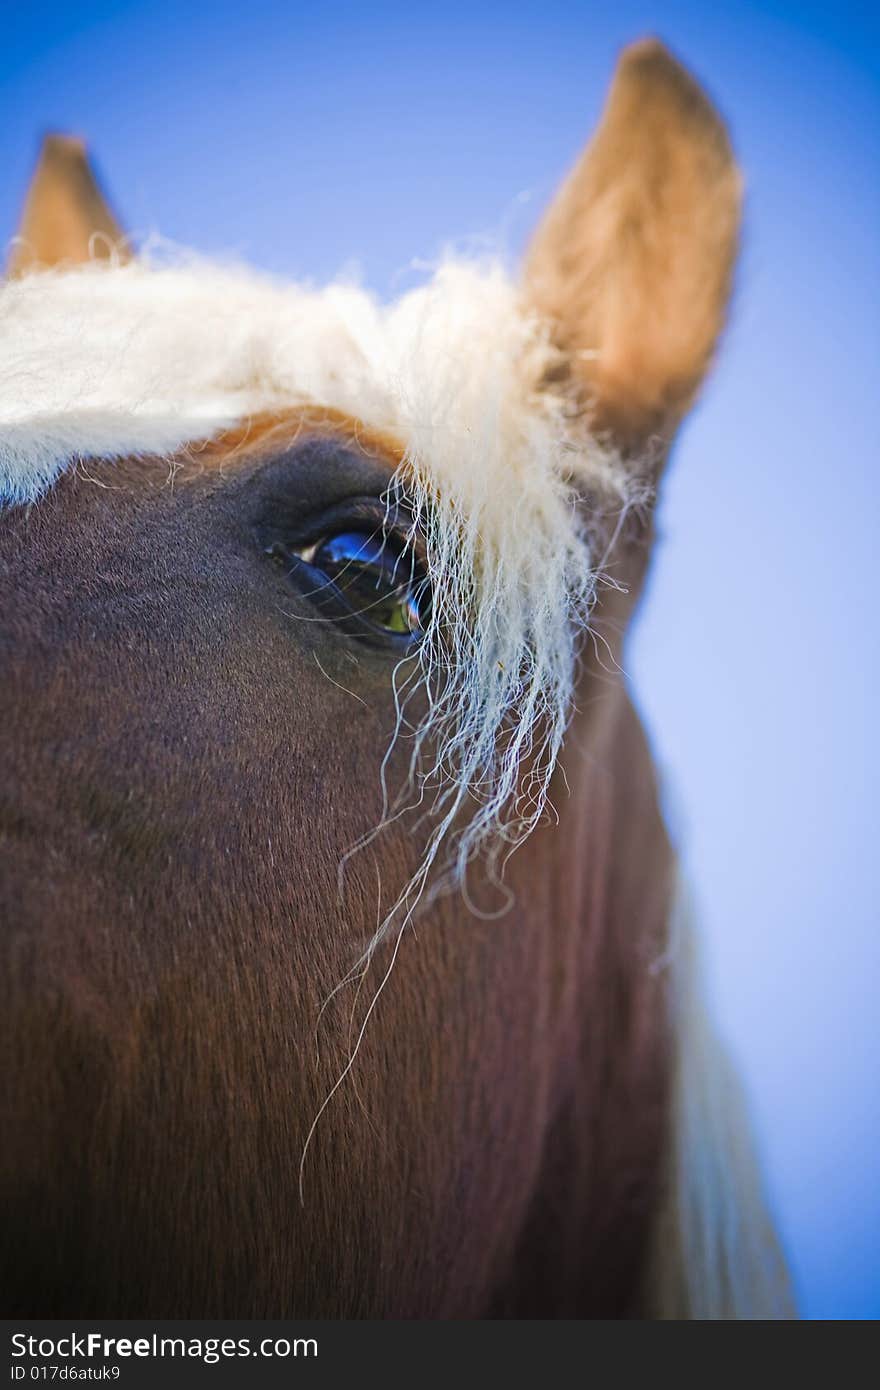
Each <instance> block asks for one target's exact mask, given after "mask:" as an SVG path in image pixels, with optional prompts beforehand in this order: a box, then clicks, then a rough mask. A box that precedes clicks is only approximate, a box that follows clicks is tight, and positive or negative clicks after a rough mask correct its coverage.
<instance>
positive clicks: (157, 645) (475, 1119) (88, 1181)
mask: <svg viewBox="0 0 880 1390" xmlns="http://www.w3.org/2000/svg"><path fill="white" fill-rule="evenodd" d="M292 441H293V442H292ZM377 447H378V446H377ZM393 464H394V459H393V457H392V456H390V455H389V454H387V453H386V454H383V453H382V452H381V451H378V452H372V451H369V450H365V449H364V447H363V446H357V445H355V444H353V443H351V442H349V441H348V440H347V439H346V438H345V437H344V435H343V434H340V433H337V432H334V431H329V432H328V431H327V430H320V429H319V430H317V431H316V432H311V431H310V430H308V429H307V430H306V431H305V432H303V429H302V424H301V422H299V421H292V422H291V423H290V424H289V425H285V424H284V423H282V424H280V425H279V426H278V427H277V428H276V429H275V430H274V431H272V432H271V433H270V434H269V436H268V437H267V438H266V439H265V440H263V441H262V442H261V443H258V444H255V445H254V446H253V447H252V448H251V450H250V452H248V453H237V455H236V457H235V460H234V462H232V463H230V461H229V457H228V455H227V453H226V452H225V451H224V450H223V449H222V448H216V449H214V450H212V451H211V454H210V457H209V456H208V455H205V454H203V455H201V456H200V457H199V459H198V461H197V462H196V463H195V464H191V463H190V464H187V463H184V465H183V467H182V468H181V470H180V472H179V473H178V474H177V476H176V478H175V481H174V484H173V486H172V485H171V484H170V482H169V477H168V469H167V466H166V465H161V464H149V463H144V462H137V463H131V464H128V465H120V464H113V465H99V466H96V467H94V468H89V469H88V470H82V471H81V472H80V473H79V474H77V475H74V476H72V477H69V478H66V479H64V480H63V481H62V482H61V483H60V484H59V486H58V487H57V488H56V489H55V490H54V491H53V492H52V494H51V495H50V496H49V497H48V498H47V499H46V500H45V501H44V502H43V503H41V504H40V505H39V506H38V507H36V508H35V509H32V510H31V511H24V510H18V511H14V512H10V513H7V514H6V515H5V516H4V517H3V520H2V535H0V547H2V549H0V554H2V566H3V572H4V575H5V577H6V593H7V596H8V598H7V603H6V604H5V605H4V610H3V621H2V645H3V658H4V659H3V664H2V688H0V689H2V693H0V700H2V707H3V711H4V719H3V723H2V732H0V756H2V763H3V775H2V786H3V788H4V802H3V806H2V833H3V843H4V855H3V873H2V879H0V917H2V920H3V921H4V923H5V940H4V953H3V963H4V971H5V972H6V982H5V997H6V998H7V999H9V1000H10V1001H11V1005H12V1006H11V1008H8V1009H7V1010H5V1011H4V1013H3V1022H2V1028H3V1030H4V1032H5V1033H6V1037H5V1039H4V1042H3V1055H4V1056H9V1055H11V1056H13V1057H14V1058H16V1059H17V1060H18V1065H15V1066H13V1067H11V1068H8V1069H7V1072H6V1075H7V1083H8V1084H9V1085H10V1086H11V1087H12V1095H11V1123H10V1125H9V1128H8V1130H7V1135H8V1142H7V1143H6V1144H4V1163H5V1164H6V1165H7V1170H6V1175H5V1182H4V1190H5V1191H6V1192H9V1193H11V1194H12V1196H13V1202H12V1205H11V1210H12V1214H13V1220H14V1221H17V1222H18V1223H19V1225H18V1228H17V1229H16V1231H15V1233H14V1238H13V1239H12V1240H10V1241H9V1242H7V1243H6V1249H7V1250H8V1251H9V1253H10V1256H11V1258H12V1260H13V1263H14V1272H13V1271H12V1270H10V1271H9V1272H8V1273H9V1286H10V1287H12V1288H14V1289H15V1291H16V1298H17V1300H18V1304H17V1306H19V1307H20V1308H21V1310H22V1311H25V1312H28V1311H30V1312H33V1311H45V1310H47V1309H50V1308H51V1309H55V1310H57V1311H62V1310H63V1311H68V1312H74V1311H75V1312H82V1313H87V1312H99V1311H100V1312H103V1313H104V1314H105V1315H106V1313H107V1312H108V1310H111V1309H115V1310H116V1311H118V1312H120V1313H123V1312H137V1311H142V1310H146V1309H150V1310H151V1311H154V1312H156V1313H158V1312H165V1313H168V1314H171V1313H175V1312H176V1313H181V1312H183V1311H190V1312H195V1311H198V1310H205V1309H207V1310H211V1311H214V1312H218V1313H222V1312H225V1313H228V1314H231V1313H233V1312H239V1313H241V1312H243V1311H253V1312H255V1313H260V1312H262V1313H267V1312H272V1311H275V1312H284V1311H288V1312H289V1311H293V1310H298V1311H302V1310H304V1311H308V1312H312V1313H316V1314H329V1315H334V1314H336V1315H339V1314H343V1313H357V1312H361V1313H366V1312H370V1311H371V1312H374V1313H376V1312H379V1313H382V1312H384V1313H391V1312H411V1313H415V1312H420V1311H421V1312H424V1311H426V1310H428V1309H432V1308H435V1309H445V1310H446V1311H447V1312H449V1313H455V1312H466V1311H468V1310H469V1309H471V1308H473V1306H474V1305H475V1303H479V1301H480V1300H482V1301H483V1303H486V1301H487V1300H488V1299H489V1297H490V1295H491V1293H492V1290H493V1288H494V1286H495V1285H496V1284H497V1283H498V1282H499V1280H500V1278H501V1274H502V1272H503V1270H504V1269H505V1266H506V1263H507V1262H508V1261H509V1259H510V1254H511V1249H512V1246H513V1244H514V1242H515V1240H516V1237H517V1232H518V1231H519V1230H520V1228H521V1226H522V1223H523V1218H524V1213H525V1211H526V1208H527V1205H528V1203H529V1200H530V1198H531V1195H532V1187H533V1184H534V1180H535V1175H536V1173H537V1171H538V1169H539V1166H540V1160H541V1150H542V1147H543V1144H544V1136H545V1120H546V1118H547V1117H548V1116H549V1115H550V1114H551V1113H552V1112H553V1111H554V1110H555V1108H556V1106H557V1105H558V1103H559V1093H558V1092H559V1087H560V1084H562V1087H563V1090H564V1089H565V1085H566V1084H567V1083H566V1082H563V1083H560V1081H559V1080H558V1078H557V1076H556V1072H557V1067H558V1062H559V1056H560V1049H562V1050H564V1051H570V1049H571V1047H572V1046H573V1045H575V1046H576V1042H577V1037H578V1032H579V1029H578V1025H577V1020H576V1015H575V1012H574V1009H575V1005H576V992H575V985H574V981H575V979H576V976H577V955H578V952H579V949H580V948H579V946H578V944H577V943H578V939H579V936H580V930H579V928H580V923H581V922H582V921H583V917H584V910H583V908H582V907H581V906H579V901H580V898H581V896H582V893H583V889H582V887H581V886H580V885H578V884H576V883H572V884H566V883H559V882H558V881H557V882H555V884H554V879H555V878H556V876H555V875H554V874H551V875H550V877H549V878H548V875H547V869H548V867H551V868H552V863H551V861H552V860H553V859H555V858H557V857H558V858H559V860H560V862H565V861H566V859H567V858H568V855H569V853H570V851H571V846H570V845H569V847H568V849H566V848H564V846H563V841H562V839H561V838H559V837H557V838H554V839H551V838H550V837H545V838H544V840H543V842H542V843H541V841H540V837H539V839H538V841H536V848H532V847H531V846H530V847H529V848H528V849H527V851H526V852H525V853H524V856H523V862H522V871H524V873H525V875H526V877H529V878H531V882H530V887H529V892H528V898H527V901H526V902H525V903H524V904H522V905H521V906H520V907H518V908H517V909H515V910H514V912H513V913H512V914H509V915H508V916H507V917H506V918H505V919H504V921H503V923H495V924H492V923H480V922H479V921H478V920H473V919H470V918H469V916H468V915H467V914H463V913H462V909H461V905H460V904H459V903H455V902H453V901H451V900H445V901H441V902H440V903H439V904H438V905H437V906H435V908H434V909H433V910H432V911H431V912H430V913H429V914H428V915H426V917H425V918H423V919H422V920H421V921H420V922H419V924H418V939H417V940H409V941H408V942H407V945H406V948H405V950H404V951H403V952H402V954H401V958H400V960H399V961H398V968H397V972H396V974H395V975H394V978H393V982H392V984H391V985H390V986H389V990H388V993H387V997H386V998H385V999H384V1001H383V1003H382V1004H381V1005H380V1006H379V1007H377V1009H376V1011H375V1014H374V1016H373V1019H372V1023H371V1027H370V1029H369V1030H368V1031H367V1033H366V1035H365V1040H364V1045H363V1051H362V1055H361V1056H360V1058H359V1062H358V1066H357V1069H356V1071H355V1073H354V1075H353V1076H352V1078H351V1081H350V1083H349V1084H348V1085H347V1086H345V1087H343V1088H340V1091H339V1092H338V1093H337V1096H336V1098H335V1100H334V1102H333V1103H332V1104H331V1105H330V1106H329V1107H328V1109H327V1111H326V1112H325V1114H324V1116H323V1117H322V1121H321V1124H320V1125H319V1126H318V1128H317V1130H316V1132H315V1136H314V1141H313V1144H312V1146H311V1147H310V1149H309V1154H308V1156H307V1160H306V1164H305V1167H304V1172H303V1205H300V1200H299V1196H298V1176H299V1163H300V1157H301V1155H302V1152H303V1146H304V1144H305V1140H306V1137H307V1134H308V1131H309V1128H310V1126H311V1122H312V1121H313V1120H314V1119H315V1117H316V1115H317V1113H318V1110H319V1108H320V1106H321V1104H322V1102H323V1101H324V1099H325V1098H326V1096H327V1094H328V1092H329V1091H330V1088H331V1087H332V1086H333V1083H334V1082H335V1081H336V1079H337V1078H338V1076H339V1075H340V1073H341V1071H342V1069H343V1067H344V1066H345V1063H346V1061H347V1060H348V1057H349V1056H350V1053H351V1050H352V1047H353V1043H354V1039H355V1037H356V1036H357V1032H358V1030H359V1028H360V1026H361V1024H362V1022H363V1019H364V1015H365V1010H366V1008H367V1007H368V1005H369V1003H370V1001H371V999H372V998H373V996H374V994H375V992H376V990H377V989H378V986H379V984H380V983H381V980H382V977H383V975H384V972H385V970H386V969H387V966H388V964H389V962H390V957H391V953H392V951H393V940H392V942H391V943H389V946H388V947H387V948H386V949H384V950H382V951H380V952H379V954H378V956H377V958H376V960H375V961H374V964H373V966H372V968H371V970H370V972H369V974H368V976H367V977H366V979H365V982H364V984H363V987H362V989H361V991H360V994H357V992H356V988H355V987H350V988H346V989H344V990H342V991H341V992H340V993H339V995H338V996H337V997H336V998H335V999H334V1001H333V1003H332V1004H331V1005H330V1007H328V1009H327V1010H326V1011H325V1013H324V1014H323V1017H322V1018H321V1021H320V1024H319V1023H318V1017H319V1012H320V1009H321V1005H322V1004H323V1003H324V1002H325V1000H327V998H328V997H329V996H330V995H331V994H332V992H333V990H334V989H335V987H336V986H338V985H339V984H340V983H341V982H342V981H343V979H344V978H345V976H346V974H347V972H348V971H349V969H350V967H351V966H352V965H353V963H354V962H355V961H356V959H357V957H358V955H359V954H360V952H361V950H362V949H363V946H364V945H365V944H366V942H367V941H368V940H369V938H370V937H371V935H372V933H373V931H374V930H375V927H376V922H377V909H378V903H379V892H380V890H381V893H382V901H383V902H384V903H385V905H386V906H387V895H388V893H389V892H393V891H395V890H397V889H399V888H400V887H401V886H402V885H403V883H404V882H405V881H406V878H407V877H408V875H409V874H411V873H412V872H413V870H414V868H415V867H416V864H417V862H418V857H419V848H420V845H419V840H418V837H417V836H414V835H413V832H412V826H411V823H410V822H406V823H401V824H400V825H399V826H394V825H392V826H390V827H389V828H388V829H387V830H386V831H385V832H383V834H382V836H381V839H380V840H379V841H378V842H377V843H376V845H375V846H373V847H371V848H369V849H367V850H365V851H364V852H363V853H362V854H360V855H358V856H356V857H355V858H354V859H353V860H352V861H351V863H350V866H349V870H348V873H347V875H346V878H345V880H344V884H343V889H342V893H341V894H340V893H339V892H338V891H337V870H338V866H339V863H340V860H341V859H342V857H343V855H344V854H345V853H346V851H347V850H349V849H350V848H351V847H352V845H354V844H355V843H356V841H357V840H358V839H359V838H360V837H361V836H362V835H364V834H365V833H366V832H368V831H370V830H371V829H373V827H374V826H375V825H376V824H377V822H378V820H379V818H380V814H381V799H380V784H379V776H378V771H379V764H380V760H381V757H382V755H383V753H384V752H385V749H386V748H387V745H388V741H389V737H390V734H391V731H392V728H393V722H394V709H393V701H392V694H391V673H392V670H393V668H394V666H395V665H396V664H397V662H399V660H400V659H401V655H402V650H401V640H402V639H401V638H400V636H399V635H396V634H394V635H392V634H389V636H388V638H387V640H386V639H383V637H382V636H381V633H380V632H378V631H376V630H373V631H371V632H369V633H366V632H365V633H364V635H361V634H360V632H359V630H358V628H357V626H351V625H350V624H347V623H345V622H344V621H340V620H339V619H340V615H339V614H338V613H336V612H334V611H332V610H331V611H328V610H327V608H326V606H324V605H322V604H318V603H316V602H315V596H314V595H313V594H311V593H310V589H309V585H308V583H303V582H302V581H301V580H295V579H292V578H291V576H290V575H289V573H288V569H289V567H288V566H287V565H279V564H277V563H275V562H274V561H273V559H272V557H271V556H270V555H269V554H267V550H268V549H269V547H270V545H271V542H273V541H281V542H283V543H284V544H285V545H286V546H288V547H289V548H290V549H291V550H292V549H294V548H295V547H296V546H297V545H298V544H299V542H300V541H301V540H302V539H303V538H308V537H315V536H317V535H319V534H322V533H324V532H326V531H327V530H328V529H334V528H335V529H336V530H340V531H341V530H344V529H345V528H347V527H349V526H355V525H356V526H358V527H362V526H363V525H364V524H365V518H367V517H369V516H370V515H371V514H373V513H376V514H378V516H379V517H380V518H381V516H382V515H383V514H384V504H383V502H382V500H381V499H382V496H383V493H384V491H385V489H386V487H387V483H388V479H389V476H390V472H391V469H392V467H393ZM328 519H329V520H328ZM349 519H350V520H349ZM373 627H374V629H375V627H376V625H375V624H373ZM400 771H401V772H402V769H400ZM389 775H390V777H391V778H392V779H393V777H394V776H395V768H394V767H393V766H392V769H391V772H390V774H389ZM569 819H570V821H571V820H572V819H573V818H572V817H571V816H570V817H569ZM574 824H576V820H575V821H574ZM603 833H604V832H603ZM538 865H541V866H542V870H543V871H542V873H541V881H539V882H536V881H535V879H534V874H535V872H536V869H537V866H538ZM518 878H519V874H516V873H515V874H514V876H513V884H514V886H516V884H517V880H518ZM477 893H478V895H479V879H478V880H477ZM497 901H498V900H497V898H496V899H494V900H492V899H490V898H487V899H486V905H487V906H497ZM572 952H574V954H572ZM566 960H567V961H569V963H570V965H571V967H572V969H571V981H570V982H569V983H568V984H566V983H565V982H564V980H563V979H561V978H559V979H557V980H556V982H555V983H554V976H556V975H557V973H558V971H559V968H560V964H561V962H564V961H566ZM548 1030H550V1031H549V1033H548ZM557 1034H558V1046H557V1039H556V1035H557ZM511 1057H516V1058H518V1059H519V1060H518V1062H517V1064H516V1066H515V1067H511V1065H510V1059H511ZM542 1117H543V1118H542ZM389 1186H390V1187H391V1188H392V1189H393V1190H395V1191H397V1192H399V1193H400V1194H401V1202H400V1205H399V1208H398V1206H397V1204H395V1209H394V1210H393V1211H392V1210H389V1208H388V1203H387V1190H388V1188H389ZM402 1248H403V1249H404V1250H408V1251H410V1252H411V1259H412V1266H413V1267H412V1269H411V1270H408V1271H407V1272H406V1277H404V1278H403V1279H401V1276H400V1262H399V1256H400V1250H401V1249H402ZM425 1249H430V1250H431V1251H432V1258H431V1260H430V1261H429V1262H428V1263H427V1264H426V1263H425V1262H424V1260H423V1258H422V1255H423V1252H424V1250H425ZM47 1251H50V1252H51V1255H50V1256H48V1257H47ZM624 1264H626V1261H624ZM387 1270H393V1282H392V1281H391V1278H390V1275H387V1274H386V1273H384V1271H387ZM456 1271H457V1272H456ZM23 1274H24V1277H23ZM613 1296H614V1297H619V1292H616V1293H615V1294H614V1295H613Z"/></svg>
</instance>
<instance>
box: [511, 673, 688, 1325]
mask: <svg viewBox="0 0 880 1390" xmlns="http://www.w3.org/2000/svg"><path fill="white" fill-rule="evenodd" d="M592 713H593V718H592V719H590V718H588V717H586V716H585V717H583V719H582V722H581V724H580V726H579V725H578V724H577V723H576V724H575V726H574V727H573V729H572V731H571V736H570V738H569V740H568V744H567V757H566V776H567V781H568V784H569V787H570V789H571V795H570V796H568V794H567V793H566V792H565V790H564V788H560V789H559V790H560V793H561V796H560V798H559V811H560V815H561V818H562V825H561V826H560V828H559V831H557V832H556V833H557V836H558V846H559V848H558V851H557V852H558V854H559V856H560V857H559V861H558V863H557V865H556V866H555V867H554V871H555V874H556V887H555V902H554V917H555V920H554V923H553V938H554V941H553V950H554V951H556V952H557V953H558V956H559V959H560V961H561V965H562V968H561V969H560V971H559V973H558V980H559V984H558V998H557V999H556V1000H555V1001H554V1004H555V1010H554V1012H555V1016H556V1018H557V1020H558V1023H557V1037H558V1040H559V1041H558V1049H557V1057H556V1069H557V1070H556V1104H555V1107H554V1111H553V1113H552V1117H551V1119H550V1123H549V1125H548V1127H547V1131H546V1135H545V1146H544V1158H543V1164H542V1168H541V1172H540V1176H539V1179H538V1182H537V1184H536V1189H535V1194H534V1200H533V1203H532V1208H531V1212H530V1215H529V1219H528V1221H527V1223H526V1225H525V1228H524V1230H523V1232H522V1236H521V1239H520V1245H519V1249H518V1251H517V1256H516V1260H515V1265H514V1269H513V1273H512V1275H511V1278H510V1282H509V1284H507V1285H506V1286H505V1288H504V1289H503V1291H502V1292H501V1293H500V1294H499V1298H498V1303H497V1311H498V1312H500V1313H501V1314H505V1313H507V1314H516V1313H519V1314H520V1315H522V1314H523V1313H524V1312H529V1313H530V1314H531V1315H532V1316H540V1315H541V1310H542V1308H543V1309H546V1311H547V1315H552V1316H560V1315H566V1314H567V1315H569V1316H602V1315H609V1316H611V1315H618V1316H619V1315H621V1314H626V1313H628V1312H635V1311H637V1310H638V1307H639V1295H640V1288H641V1283H642V1279H643V1271H644V1268H645V1264H646V1260H647V1255H648V1249H649V1244H650V1238H651V1232H652V1230H653V1225H654V1221H655V1218H656V1212H657V1208H658V1205H659V1203H660V1200H661V1197H660V1189H661V1185H662V1180H663V1173H662V1169H663V1161H664V1153H665V1149H666V1138H667V1117H668V1113H669V1104H668V1101H669V1089H670V1086H669V1083H670V1047H669V1037H668V1025H667V1010H666V1001H665V979H664V971H663V958H664V953H665V950H666V929H667V921H668V915H669V906H670V893H671V886H672V882H673V877H674V874H673V856H672V852H671V849H670V846H669V842H668V839H667V836H666V833H665V830H664V827H663V823H662V820H661V818H660V814H659V811H658V807H657V797H656V791H655V780H654V772H653V767H652V764H651V760H650V755H649V753H648V750H647V746H646V743H645V739H644V736H643V734H642V731H641V728H640V726H639V723H638V720H637V718H636V716H635V714H634V712H633V710H632V707H631V706H630V704H629V701H628V699H627V697H626V695H625V693H624V692H623V690H622V689H619V690H612V691H609V692H608V696H607V699H606V700H605V701H604V702H603V707H602V708H601V709H599V710H598V711H597V710H596V708H595V707H594V708H593V711H592ZM597 713H598V718H597V717H596V716H597ZM560 832H561V833H560Z"/></svg>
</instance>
